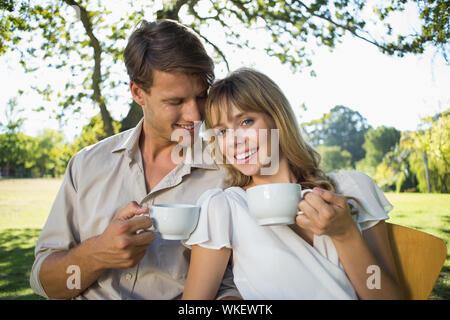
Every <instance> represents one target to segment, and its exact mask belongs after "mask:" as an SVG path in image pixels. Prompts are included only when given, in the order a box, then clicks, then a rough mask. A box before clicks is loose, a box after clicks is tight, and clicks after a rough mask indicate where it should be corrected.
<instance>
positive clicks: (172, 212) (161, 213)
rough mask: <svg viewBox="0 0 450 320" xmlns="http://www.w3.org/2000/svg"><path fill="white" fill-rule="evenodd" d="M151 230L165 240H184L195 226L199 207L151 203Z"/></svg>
mask: <svg viewBox="0 0 450 320" xmlns="http://www.w3.org/2000/svg"><path fill="white" fill-rule="evenodd" d="M149 215H150V218H151V219H152V221H153V227H152V228H151V230H152V231H156V232H159V233H160V234H161V238H163V239H166V240H186V239H188V238H189V236H190V234H191V233H192V232H193V231H194V230H195V228H196V227H197V223H198V219H199V216H200V207H198V206H194V205H190V204H153V205H152V206H151V207H150V212H149Z"/></svg>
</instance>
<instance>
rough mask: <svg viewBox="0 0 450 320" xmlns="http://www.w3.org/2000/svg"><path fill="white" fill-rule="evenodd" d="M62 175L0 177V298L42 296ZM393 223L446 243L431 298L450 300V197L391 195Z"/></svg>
mask: <svg viewBox="0 0 450 320" xmlns="http://www.w3.org/2000/svg"><path fill="white" fill-rule="evenodd" d="M60 184H61V180H59V179H11V180H9V179H4V180H0V299H40V297H39V296H37V295H35V294H33V291H32V290H31V289H30V287H29V280H28V279H29V276H30V269H31V265H32V263H33V261H34V245H35V243H36V240H37V238H38V236H39V233H40V230H41V228H42V227H43V226H44V223H45V220H46V217H47V215H48V213H49V211H50V208H51V205H52V202H53V200H54V198H55V196H56V193H57V191H58V188H59V186H60ZM386 196H387V198H388V199H389V201H390V202H391V203H392V204H393V205H394V207H395V208H394V210H393V211H392V212H391V213H390V216H391V219H390V220H389V222H392V223H396V224H401V225H404V226H408V227H412V228H416V229H418V230H421V231H424V232H428V233H430V234H433V235H435V236H437V237H439V238H441V239H443V240H444V241H445V242H446V244H447V250H448V251H447V253H448V254H447V260H446V262H445V265H444V268H443V269H442V271H441V275H440V277H439V279H438V281H437V283H436V285H435V287H434V289H433V292H432V295H431V297H430V299H450V250H449V249H450V206H449V203H450V195H441V194H430V195H429V194H395V193H388V194H386Z"/></svg>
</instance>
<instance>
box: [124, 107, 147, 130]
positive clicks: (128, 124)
mask: <svg viewBox="0 0 450 320" xmlns="http://www.w3.org/2000/svg"><path fill="white" fill-rule="evenodd" d="M143 115H144V114H143V112H142V107H141V106H140V105H138V104H137V103H136V102H135V101H133V102H132V103H130V110H129V111H128V114H127V116H126V117H125V118H123V120H122V126H121V128H120V131H121V132H122V131H125V130H128V129H131V128H133V127H135V126H136V125H137V124H138V122H139V120H141V119H142V117H143Z"/></svg>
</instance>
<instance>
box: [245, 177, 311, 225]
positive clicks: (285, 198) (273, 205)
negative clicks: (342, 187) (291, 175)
mask: <svg viewBox="0 0 450 320" xmlns="http://www.w3.org/2000/svg"><path fill="white" fill-rule="evenodd" d="M308 192H312V190H311V189H305V190H302V187H301V186H300V185H299V184H297V183H270V184H263V185H259V186H255V187H251V188H249V189H247V203H248V208H249V210H250V213H251V214H252V215H253V216H254V217H255V218H256V220H257V222H258V224H259V225H261V226H272V225H286V224H294V223H295V217H296V216H297V214H299V213H301V212H299V210H298V207H297V206H298V203H299V202H300V200H301V199H303V197H304V196H305V194H306V193H308Z"/></svg>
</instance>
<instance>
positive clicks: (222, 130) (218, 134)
mask: <svg viewBox="0 0 450 320" xmlns="http://www.w3.org/2000/svg"><path fill="white" fill-rule="evenodd" d="M226 133H227V129H218V130H217V136H219V137H220V136H223V135H224V134H226Z"/></svg>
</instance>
